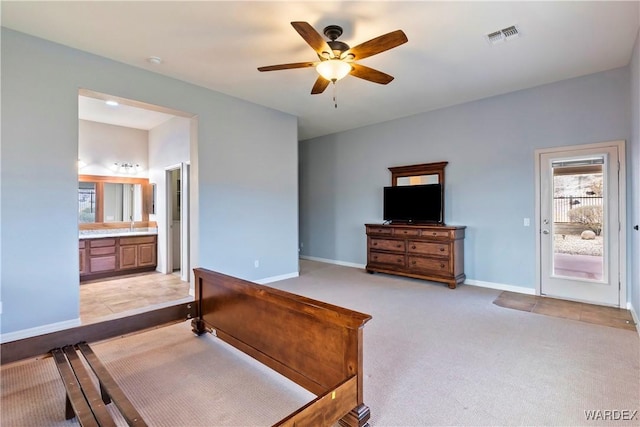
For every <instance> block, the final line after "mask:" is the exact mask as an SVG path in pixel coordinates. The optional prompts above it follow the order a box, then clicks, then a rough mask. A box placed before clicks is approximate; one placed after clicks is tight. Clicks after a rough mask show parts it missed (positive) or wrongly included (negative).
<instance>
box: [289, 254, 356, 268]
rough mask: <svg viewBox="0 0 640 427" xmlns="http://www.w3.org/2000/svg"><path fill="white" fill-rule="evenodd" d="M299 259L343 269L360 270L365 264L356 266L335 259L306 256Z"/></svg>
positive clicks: (353, 263) (352, 263)
mask: <svg viewBox="0 0 640 427" xmlns="http://www.w3.org/2000/svg"><path fill="white" fill-rule="evenodd" d="M300 258H301V259H307V260H309V261H318V262H324V263H327V264H334V265H341V266H343V267H353V268H361V269H364V268H366V265H365V264H356V263H355V262H346V261H337V260H335V259H327V258H318V257H315V256H306V255H300Z"/></svg>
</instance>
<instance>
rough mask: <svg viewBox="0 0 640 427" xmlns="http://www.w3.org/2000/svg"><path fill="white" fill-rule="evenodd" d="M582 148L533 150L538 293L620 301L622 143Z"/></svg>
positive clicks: (616, 303) (610, 302)
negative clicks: (536, 180)
mask: <svg viewBox="0 0 640 427" xmlns="http://www.w3.org/2000/svg"><path fill="white" fill-rule="evenodd" d="M620 145H622V146H620ZM586 147H588V148H576V149H566V150H548V151H544V150H540V151H538V152H537V156H538V158H537V163H538V171H537V172H538V177H539V181H538V190H539V195H538V199H537V200H539V203H538V208H539V215H537V217H536V220H537V225H538V231H539V241H538V242H537V243H538V248H539V254H538V257H539V259H538V265H539V278H540V280H539V293H540V295H547V296H552V297H558V298H564V299H570V300H577V301H585V302H590V303H595V304H601V305H611V306H620V304H621V302H622V301H621V287H622V286H621V285H622V278H621V274H622V271H621V259H624V256H621V249H622V248H623V246H622V244H621V236H622V229H623V227H622V224H623V221H622V217H623V216H624V208H623V207H624V197H621V196H620V195H621V194H624V193H621V189H624V184H622V185H621V183H620V179H619V173H620V165H621V162H620V159H621V156H623V155H624V144H620V143H612V144H611V145H606V144H602V145H600V144H596V146H586ZM621 151H622V153H621ZM622 158H623V157H622ZM621 176H623V175H621ZM621 201H622V203H621ZM622 240H624V239H622Z"/></svg>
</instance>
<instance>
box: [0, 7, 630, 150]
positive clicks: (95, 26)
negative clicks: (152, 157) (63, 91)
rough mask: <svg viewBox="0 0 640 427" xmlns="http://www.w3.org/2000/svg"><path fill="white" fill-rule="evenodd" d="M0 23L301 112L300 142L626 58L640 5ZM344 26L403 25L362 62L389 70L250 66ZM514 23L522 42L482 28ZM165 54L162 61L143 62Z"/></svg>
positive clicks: (210, 10) (73, 16)
mask: <svg viewBox="0 0 640 427" xmlns="http://www.w3.org/2000/svg"><path fill="white" fill-rule="evenodd" d="M1 7H2V11H1V12H2V14H1V17H2V25H3V26H6V27H8V28H11V29H14V30H17V31H21V32H25V33H28V34H32V35H35V36H38V37H42V38H45V39H49V40H52V41H55V42H58V43H61V44H64V45H67V46H71V47H74V48H77V49H81V50H85V51H88V52H93V53H95V54H98V55H101V56H104V57H107V58H111V59H114V60H117V61H120V62H124V63H127V64H131V65H133V66H136V67H140V68H144V69H147V70H150V71H153V72H156V73H160V74H164V75H167V76H171V77H174V78H177V79H181V80H185V81H188V82H191V83H194V84H197V85H200V86H204V87H207V88H211V89H213V90H216V91H219V92H223V93H226V94H229V95H232V96H235V97H238V98H242V99H246V100H248V101H251V102H255V103H257V104H260V105H265V106H268V107H271V108H275V109H277V110H281V111H284V112H287V113H291V114H294V115H296V116H298V117H299V137H300V139H306V138H310V137H315V136H319V135H324V134H329V133H333V132H337V131H342V130H346V129H351V128H356V127H360V126H364V125H367V124H371V123H377V122H381V121H386V120H390V119H393V118H398V117H403V116H409V115H413V114H417V113H421V112H426V111H430V110H434V109H437V108H442V107H447V106H451V105H455V104H459V103H463V102H468V101H471V100H475V99H480V98H485V97H489V96H493V95H497V94H502V93H506V92H511V91H515V90H519V89H524V88H529V87H534V86H538V85H541V84H546V83H550V82H554V81H558V80H563V79H567V78H571V77H576V76H581V75H586V74H590V73H594V72H599V71H604V70H608V69H613V68H618V67H622V66H625V65H627V64H628V63H629V60H630V57H631V52H632V48H633V43H634V41H635V38H636V36H637V34H638V25H639V24H638V23H639V21H640V17H639V14H640V12H639V2H638V1H626V2H613V1H600V2H582V1H548V2H538V1H536V2H523V1H512V2H475V1H474V2H454V1H451V2H416V1H411V2H401V1H369V2H351V1H349V2H345V1H329V0H327V1H322V2H309V1H287V2H285V1H276V2H270V1H264V2H262V1H256V2H245V1H196V2H189V3H186V2H179V1H176V2H165V1H153V2H147V1H142V2H115V1H102V2H82V1H68V2H46V1H45V2H24V1H6V0H4V1H2V2H1ZM291 21H307V22H309V23H310V24H311V25H313V26H314V27H315V28H316V29H317V30H318V32H320V33H322V29H323V28H324V27H325V26H327V25H329V24H338V25H341V26H342V27H343V28H344V34H343V36H342V37H341V38H340V39H339V40H341V41H344V42H346V43H348V44H349V45H351V46H355V45H357V44H359V43H362V42H364V41H366V40H369V39H371V38H373V37H377V36H379V35H381V34H384V33H387V32H390V31H393V30H396V29H402V30H404V32H405V33H406V34H407V37H408V39H409V41H408V43H406V44H404V45H402V46H399V47H397V48H395V49H392V50H390V51H387V52H383V53H381V54H379V55H375V56H373V57H370V58H366V59H364V60H362V62H361V63H362V64H363V65H366V66H369V67H372V68H375V69H378V70H380V71H383V72H385V73H388V74H391V75H393V76H394V77H395V80H394V81H392V82H391V83H390V84H389V85H386V86H383V85H378V84H375V83H370V82H367V81H364V80H361V79H358V78H355V77H352V76H348V77H346V78H345V79H344V80H341V81H339V82H338V84H337V98H338V99H337V100H338V108H337V109H335V108H334V107H333V103H332V101H331V96H332V92H333V91H332V90H331V87H330V88H328V89H327V90H326V91H325V93H323V94H322V95H313V96H312V95H310V91H311V87H312V85H313V83H314V81H315V79H316V76H317V75H316V72H315V70H313V69H311V68H309V69H294V70H286V71H274V72H266V73H260V72H258V71H257V70H256V68H257V67H259V66H264V65H274V64H281V63H289V62H303V61H313V60H316V59H317V56H316V55H315V52H314V51H313V50H312V49H311V48H310V47H309V46H308V45H307V44H306V43H305V42H304V41H303V40H302V38H301V37H300V36H299V35H298V34H297V33H296V31H295V30H294V29H293V28H292V27H291V25H290V22H291ZM511 25H517V26H518V28H519V30H520V32H521V34H522V36H521V37H520V38H518V39H515V40H512V41H508V42H503V43H500V44H497V45H491V44H490V43H489V42H488V41H486V39H485V38H484V36H485V35H486V34H488V33H491V32H493V31H495V30H499V29H502V28H505V27H508V26H511ZM150 56H157V57H160V58H162V60H163V62H162V63H161V64H160V65H153V64H151V63H149V62H147V61H146V58H148V57H150Z"/></svg>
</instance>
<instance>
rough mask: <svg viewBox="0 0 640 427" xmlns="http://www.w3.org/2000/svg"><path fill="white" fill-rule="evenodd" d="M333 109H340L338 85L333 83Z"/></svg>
mask: <svg viewBox="0 0 640 427" xmlns="http://www.w3.org/2000/svg"><path fill="white" fill-rule="evenodd" d="M333 107H334V108H338V85H336V81H335V80H334V81H333Z"/></svg>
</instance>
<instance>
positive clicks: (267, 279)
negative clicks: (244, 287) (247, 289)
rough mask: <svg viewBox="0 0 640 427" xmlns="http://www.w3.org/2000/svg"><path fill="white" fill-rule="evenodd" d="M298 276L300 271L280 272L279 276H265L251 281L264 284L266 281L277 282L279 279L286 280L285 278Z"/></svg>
mask: <svg viewBox="0 0 640 427" xmlns="http://www.w3.org/2000/svg"><path fill="white" fill-rule="evenodd" d="M298 276H300V273H299V272H297V271H296V272H295V273H288V274H281V275H279V276H272V277H266V278H264V279H260V280H254V281H253V282H255V283H257V284H259V285H266V284H267V283H273V282H278V281H280V280H286V279H293V278H294V277H298Z"/></svg>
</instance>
